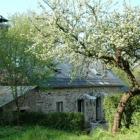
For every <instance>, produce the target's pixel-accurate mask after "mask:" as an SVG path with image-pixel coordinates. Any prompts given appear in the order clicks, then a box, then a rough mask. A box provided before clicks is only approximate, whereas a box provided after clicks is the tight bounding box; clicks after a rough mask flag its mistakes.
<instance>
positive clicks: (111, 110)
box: [104, 94, 140, 129]
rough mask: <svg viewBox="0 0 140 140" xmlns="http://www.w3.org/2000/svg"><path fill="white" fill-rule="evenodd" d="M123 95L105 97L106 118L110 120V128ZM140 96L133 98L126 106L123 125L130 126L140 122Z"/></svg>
mask: <svg viewBox="0 0 140 140" xmlns="http://www.w3.org/2000/svg"><path fill="white" fill-rule="evenodd" d="M120 97H121V95H120V94H118V95H112V96H106V97H105V98H104V109H105V119H106V120H107V121H108V124H109V129H111V126H112V123H113V118H114V114H115V112H116V108H117V106H118V103H119V100H120ZM139 112H140V98H139V97H138V96H136V97H133V98H131V100H129V103H128V104H127V106H126V109H125V111H124V114H123V119H122V122H121V124H122V127H126V128H129V127H130V126H132V125H133V126H134V125H137V124H140V113H139Z"/></svg>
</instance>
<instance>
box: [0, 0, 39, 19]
mask: <svg viewBox="0 0 140 140" xmlns="http://www.w3.org/2000/svg"><path fill="white" fill-rule="evenodd" d="M29 10H31V11H39V6H38V0H0V15H2V16H4V17H6V18H7V17H9V16H11V15H14V14H15V13H23V12H27V11H29Z"/></svg>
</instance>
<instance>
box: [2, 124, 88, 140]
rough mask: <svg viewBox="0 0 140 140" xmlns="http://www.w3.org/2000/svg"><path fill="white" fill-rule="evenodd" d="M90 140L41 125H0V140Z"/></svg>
mask: <svg viewBox="0 0 140 140" xmlns="http://www.w3.org/2000/svg"><path fill="white" fill-rule="evenodd" d="M66 139H67V140H91V138H90V137H89V136H87V135H84V134H75V133H68V132H65V131H58V130H54V129H49V128H46V127H41V126H32V127H31V126H30V127H29V126H28V127H27V126H26V127H25V126H24V127H0V140H66Z"/></svg>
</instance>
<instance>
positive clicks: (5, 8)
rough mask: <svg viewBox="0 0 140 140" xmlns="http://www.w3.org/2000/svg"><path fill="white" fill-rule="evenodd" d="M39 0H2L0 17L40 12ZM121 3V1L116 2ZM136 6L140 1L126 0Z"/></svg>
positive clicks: (0, 0)
mask: <svg viewBox="0 0 140 140" xmlns="http://www.w3.org/2000/svg"><path fill="white" fill-rule="evenodd" d="M38 1H39V0H0V15H3V16H4V17H5V18H8V17H9V16H11V15H13V14H15V13H23V12H27V11H36V12H39V6H38ZM115 1H119V2H120V1H121V0H115ZM126 1H130V3H131V4H132V5H134V6H137V5H139V6H140V0H126Z"/></svg>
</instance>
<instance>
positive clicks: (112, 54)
mask: <svg viewBox="0 0 140 140" xmlns="http://www.w3.org/2000/svg"><path fill="white" fill-rule="evenodd" d="M40 6H41V7H42V9H43V10H44V14H43V16H42V18H40V19H38V20H39V21H40V23H41V24H40V25H41V28H39V30H40V34H42V35H43V34H44V33H46V32H45V31H43V30H41V29H42V27H45V26H48V27H49V28H50V30H49V33H48V32H47V33H48V34H47V35H48V36H51V38H53V40H54V37H55V44H56V45H53V49H54V50H56V51H58V52H59V51H60V53H61V54H62V53H63V54H64V55H65V54H66V55H68V54H69V55H70V56H72V58H71V60H72V61H75V63H79V62H80V61H78V59H77V58H78V56H80V57H79V58H81V57H83V56H84V57H86V58H88V59H90V60H91V61H96V60H100V61H102V62H103V63H105V64H106V66H110V67H116V68H118V69H120V70H122V71H123V72H124V73H125V74H126V76H127V79H128V80H129V82H130V85H131V86H130V87H129V90H128V91H127V92H126V93H124V94H123V96H122V97H121V99H120V102H119V104H118V107H117V111H116V113H115V116H114V123H113V127H112V132H113V133H115V132H117V131H118V130H119V128H120V126H121V118H122V115H123V112H124V110H125V107H126V104H127V103H128V101H129V100H130V98H132V97H133V96H135V95H139V93H140V85H139V83H138V82H137V80H136V78H135V76H134V74H133V70H132V69H133V67H134V66H135V65H136V64H137V63H138V62H139V61H140V27H139V25H140V15H139V12H140V10H139V8H138V7H131V5H128V4H126V3H125V2H124V3H123V5H121V6H120V5H114V4H113V3H111V1H105V2H103V1H100V0H99V1H97V0H94V1H92V0H83V1H79V0H77V1H75V0H74V1H73V0H69V1H68V0H65V1H64V0H63V1H62V0H59V1H55V0H50V1H49V0H43V1H42V3H41V4H40ZM119 7H121V9H119ZM43 36H44V35H43ZM45 38H47V37H45V36H44V39H45ZM45 43H46V42H44V43H43V44H44V46H45V45H46V44H45ZM58 46H59V47H58ZM64 55H63V56H64ZM66 55H65V56H66ZM74 58H76V59H74ZM79 60H80V59H79Z"/></svg>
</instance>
